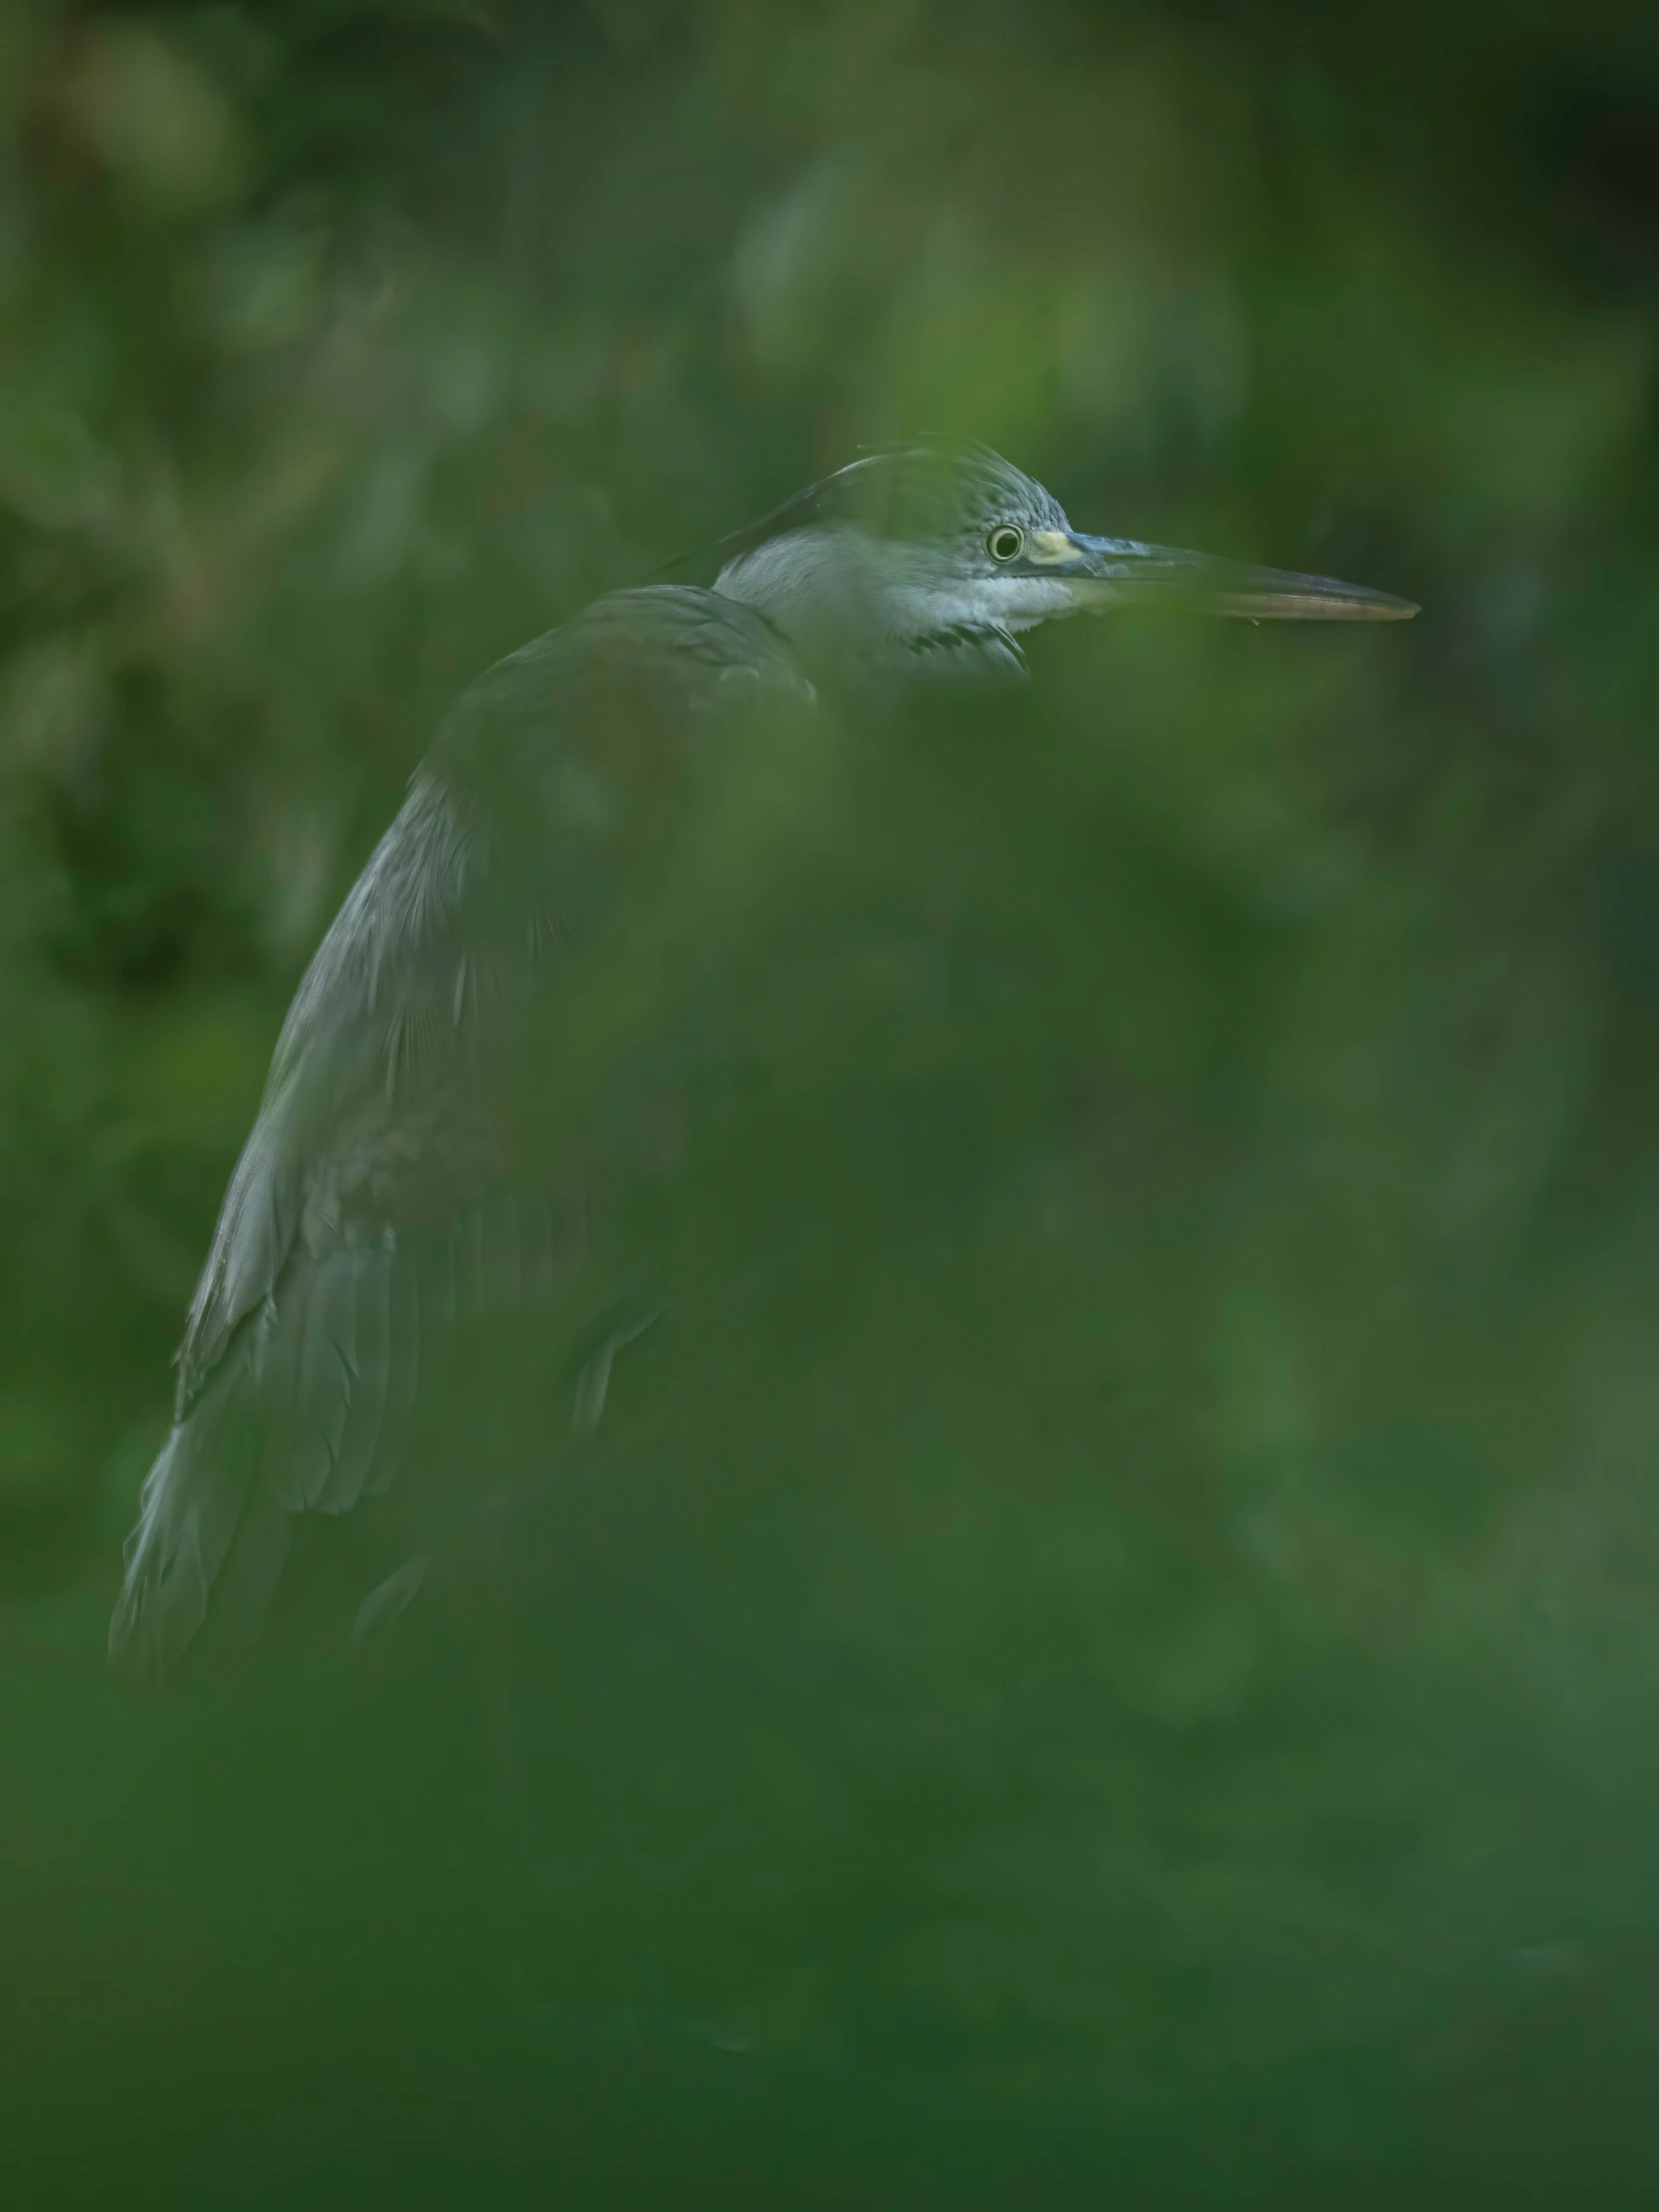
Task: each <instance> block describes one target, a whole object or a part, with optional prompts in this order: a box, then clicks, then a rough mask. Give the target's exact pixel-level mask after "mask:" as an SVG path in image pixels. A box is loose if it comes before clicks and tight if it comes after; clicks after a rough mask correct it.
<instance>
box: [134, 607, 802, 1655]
mask: <svg viewBox="0 0 1659 2212" xmlns="http://www.w3.org/2000/svg"><path fill="white" fill-rule="evenodd" d="M733 673H745V674H752V675H770V676H773V677H776V678H777V679H779V680H780V681H782V682H784V683H786V684H787V685H790V686H793V687H795V688H797V689H801V690H803V691H804V692H805V694H806V695H807V696H810V686H807V685H806V683H805V679H804V678H803V677H802V676H801V675H800V673H799V671H798V670H797V668H796V666H795V664H794V661H793V658H792V657H791V655H790V654H789V651H788V648H787V647H786V645H785V644H784V641H783V640H782V638H781V637H780V635H779V634H778V633H777V632H776V631H775V630H773V629H772V627H771V626H770V625H769V624H768V623H767V622H766V621H765V619H764V618H763V617H761V616H759V615H756V614H754V613H753V612H751V611H750V610H749V609H747V608H743V607H740V606H738V605H736V604H735V603H734V602H732V601H730V600H723V599H720V598H719V597H717V596H716V595H714V594H711V593H708V592H700V591H692V590H685V589H680V588H676V587H665V588H660V589H656V590H649V591H641V592H633V593H623V594H619V595H617V596H616V597H614V598H613V599H611V600H606V601H600V602H597V603H596V604H595V606H594V607H592V608H590V609H589V610H588V611H587V613H586V614H585V615H583V616H582V617H581V618H579V620H578V621H577V622H576V623H574V624H571V625H567V626H566V628H565V629H564V630H562V631H556V632H553V633H550V634H549V635H548V636H547V637H546V638H543V639H539V640H537V641H535V643H534V644H532V645H530V646H527V647H525V648H524V649H523V650H522V651H521V652H519V653H517V654H514V655H512V656H511V657H510V658H509V659H508V660H507V661H504V662H502V663H499V664H498V665H497V667H496V668H495V669H493V670H490V671H488V672H487V673H486V674H485V675H484V676H483V677H481V678H480V679H479V681H478V683H477V684H475V685H474V686H473V687H472V688H471V690H470V691H469V692H468V693H467V694H465V695H463V697H462V699H461V700H460V701H459V702H458V703H457V706H456V709H455V711H454V713H453V714H452V715H451V717H450V719H449V722H448V723H447V724H446V725H445V728H444V730H443V731H442V732H441V733H440V735H439V739H438V742H437V745H436V746H435V748H434V751H433V754H432V756H431V757H430V759H429V761H428V763H427V765H426V766H425V767H424V768H423V769H422V770H421V771H420V773H419V774H417V776H416V777H415V779H414V781H413V783H412V784H411V786H410V790H409V794H408V798H407V799H406V801H405V803H404V805H403V807H402V809H401V810H400V812H399V814H398V817H397V820H396V821H395V822H394V823H393V824H392V826H391V828H390V829H389V830H387V832H386V834H385V836H384V837H383V838H382V839H381V841H380V843H379V845H378V846H377V848H376V849H375V851H374V853H373V855H372V856H371V858H370V859H369V862H368V864H367V866H366V867H365V868H364V870H363V872H362V874H361V876H360V877H359V878H358V880H357V882H356V884H355V886H354V887H353V888H352V890H351V892H350V893H349V895H348V896H347V898H346V900H345V902H344V904H343V905H342V906H341V908H340V911H339V913H338V915H337V916H336V917H335V919H334V922H333V924H332V926H331V927H330V928H329V930H328V932H327V934H326V936H325V937H324V938H323V941H322V943H321V945H320V946H319V947H318V949H317V952H316V955H315V957H314V959H313V960H312V961H311V963H310V966H309V968H308V969H307V970H306V973H305V976H304V978H303V980H302V981H301V983H300V985H299V989H298V991H297V992H296V993H295V996H294V1000H293V1004H292V1006H291V1008H290V1009H289V1012H288V1016H287V1019H286V1021H285V1022H284V1023H283V1026H282V1032H281V1035H280V1037H279V1039H278V1041H277V1050H276V1053H275V1055H274V1057H273V1060H272V1067H271V1075H270V1078H269V1081H268V1083H267V1086H266V1092H265V1097H264V1099H263V1101H262V1103H261V1107H260V1112H259V1116H258V1118H257V1120H256V1122H255V1125H254V1129H253V1131H252V1133H251V1135H250V1137H249V1139H248V1143H247V1145H246V1147H245V1148H244V1151H243V1155H242V1158H241V1160H240V1161H239V1162H238V1165H237V1168H236V1171H235V1173H234V1175H233V1177H232V1179H231V1184H230V1188H229V1190H228V1191H227V1193H226V1198H225V1203H224V1206H223V1208H222V1210H221V1213H220V1219H219V1224H218V1227H217V1229H216V1231H215V1235H214V1241H213V1246H212V1250H211V1252H210V1254H209V1258H208V1263H207V1266H206V1268H205V1269H204V1271H203V1275H202V1281H201V1284H200V1286H199V1287H198V1290H197V1294H196V1298H195V1301H194V1303H193V1305H192V1308H191V1313H190V1318H189V1322H188V1324H187V1327H186V1332H185V1339H184V1344H183V1346H182V1348H181V1351H180V1358H179V1386H178V1396H177V1403H176V1407H175V1425H174V1428H173V1431H172V1434H171V1435H170V1436H169V1438H168V1441H167V1443H166V1445H165V1446H164V1447H163V1449H162V1451H161V1454H160V1456H159V1457H158V1458H157V1460H156V1463H155V1465H154V1467H153V1468H152V1469H151V1471H150V1475H149V1477H148V1479H147V1481H146V1483H145V1486H144V1492H143V1498H142V1502H141V1506H140V1512H139V1519H138V1524H137V1526H136V1527H135V1529H134V1531H133V1534H132V1536H131V1538H130V1539H129V1542H128V1547H127V1575H126V1581H125V1585H124V1587H123V1590H122V1593H121V1597H120V1600H119V1602H118V1604H117V1607H116V1610H115V1614H114V1617H113V1619H112V1621H111V1626H110V1653H111V1658H112V1661H113V1662H114V1663H115V1664H116V1665H118V1666H120V1667H122V1668H123V1669H126V1670H128V1671H132V1672H135V1673H139V1674H143V1675H147V1676H150V1677H152V1678H154V1677H158V1676H160V1675H162V1674H164V1673H165V1672H166V1671H167V1669H168V1668H169V1667H170V1666H171V1665H172V1664H173V1662H174V1661H175V1660H176V1659H177V1658H178V1657H179V1656H180V1655H181V1654H182V1653H183V1651H184V1650H185V1648H186V1646H187V1645H189V1644H190V1642H191V1641H192V1639H193V1638H194V1637H195V1636H196V1634H197V1633H198V1631H199V1630H200V1629H201V1628H202V1627H203V1626H204V1624H205V1622H206V1621H207V1619H208V1617H209V1612H210V1600H212V1605H213V1609H214V1610H215V1611H216V1612H217V1611H218V1610H219V1608H220V1607H221V1606H223V1607H224V1608H225V1609H226V1610H228V1611H237V1612H240V1613H242V1614H244V1615H245V1616H246V1617H247V1619H248V1620H249V1622H250V1623H252V1622H254V1621H257V1619H258V1617H259V1614H260V1613H261V1612H262V1611H263V1610H264V1606H265V1602H266V1599H267V1598H268V1597H269V1595H270V1593H271V1589H272V1586H273V1585H274V1583H275V1581H276V1579H277V1575H278V1574H279V1573H280V1570H281V1566H282V1562H283V1559H284V1558H285V1556H286V1553H287V1548H288V1544H289V1540H290V1538H291V1535H292V1533H293V1530H294V1527H295V1525H296V1522H297V1520H298V1517H299V1516H300V1515H302V1514H305V1513H325V1514H337V1513H344V1512H347V1511H349V1510H350V1508H351V1507H352V1506H353V1505H355V1504H356V1503H357V1502H358V1501H359V1500H360V1499H361V1498H363V1497H364V1496H367V1495H372V1494H375V1493H377V1492H378V1491H380V1490H383V1489H384V1488H385V1487H386V1485H387V1484H388V1483H389V1482H390V1480H391V1479H392V1475H393V1471H394V1469H395V1466H396V1463H397V1458H398V1446H399V1439H400V1437H401V1435H402V1433H403V1431H404V1430H405V1428H406V1427H407V1424H408V1416H409V1413H410V1409H411V1406H412V1403H413V1400H414V1396H415V1393H416V1391H417V1389H418V1388H419V1387H420V1385H421V1382H422V1378H423V1377H426V1378H429V1377H430V1375H431V1373H432V1371H433V1368H434V1367H435V1366H436V1365H438V1364H439V1363H440V1362H441V1360H442V1357H443V1355H444V1351H445V1348H446V1347H447V1345H448V1343H449V1342H450V1340H451V1338H452V1335H453V1331H454V1328H455V1326H456V1323H457V1320H458V1319H459V1318H463V1317H465V1316H466V1315H468V1314H472V1313H476V1312H478V1311H480V1310H482V1309H484V1308H487V1307H489V1306H491V1305H493V1304H495V1303H497V1302H504V1303H512V1302H514V1301H515V1300H517V1299H518V1298H520V1297H522V1296H523V1295H524V1294H525V1292H526V1291H527V1290H528V1291H534V1290H536V1289H538V1288H544V1289H550V1288H551V1287H552V1285H553V1283H554V1281H555V1280H556V1279H557V1278H559V1277H560V1276H561V1275H562V1274H563V1273H564V1271H565V1268H566V1265H567V1263H568V1261H569V1258H570V1256H571V1255H572V1254H573V1253H578V1254H579V1251H580V1248H581V1244H582V1238H583V1230H582V1227H581V1222H580V1219H578V1220H577V1221H576V1222H575V1223H574V1224H572V1223H570V1222H568V1221H561V1220H557V1219H556V1218H555V1216H556V1215H557V1214H558V1213H559V1211H560V1210H559V1209H557V1208H555V1209H550V1208H549V1205H548V1203H547V1201H546V1199H545V1198H526V1197H523V1196H521V1195H518V1194H507V1193H504V1192H502V1191H501V1190H499V1189H497V1190H496V1191H495V1193H494V1195H493V1196H490V1195H489V1193H490V1190H491V1185H492V1183H493V1182H494V1181H495V1179H496V1177H497V1175H498V1172H499V1162H498V1161H494V1160H493V1157H492V1149H491V1148H492V1146H493V1144H494V1141H495V1140H494V1138H493V1136H492V1134H491V1131H492V1128H493V1124H492V1123H491V1122H490V1120H489V1115H488V1112H487V1110H485V1111H483V1112H480V1111H479V1110H478V1109H479V1106H480V1101H479V1099H478V1097H477V1096H476V1095H475V1092H474V1090H473V1088H472V1087H471V1086H473V1085H474V1083H475V1080H476V1072H475V1071H476V1068H477V1066H478V1065H480V1064H481V1061H480V1057H479V1056H480V1055H481V1054H482V1053H483V1051H484V1049H485V1046H484V1040H485V1039H486V1038H487V1037H495V1036H496V1035H497V1034H498V1032H499V1031H500V1029H501V1026H502V1018H503V1015H504V1012H505V1010H507V1009H509V1008H510V1007H511V1005H512V1004H513V1002H514V994H515V991H516V990H517V989H518V987H519V986H520V985H522V984H525V983H526V982H527V980H528V975H529V970H530V968H531V967H532V966H533V965H534V963H535V961H536V960H537V958H538V957H539V954H540V951H541V948H542V946H543V945H544V944H546V943H550V942H552V941H553V939H554V937H555V936H556V934H557V927H556V923H557V913H556V911H555V909H554V908H553V906H552V905H551V904H549V903H547V901H550V900H551V898H552V895H553V893H552V890H551V889H550V888H549V887H548V886H549V884H550V883H551V882H552V880H553V878H552V874H551V870H550V862H551V863H556V865H557V867H559V868H562V869H565V870H567V871H568V872H567V873H566V874H564V875H561V876H559V878H558V890H559V897H560V899H561V900H562V899H563V898H564V897H565V895H566V894H567V892H568V891H569V890H570V889H571V887H572V884H573V882H579V881H582V880H586V878H585V877H583V875H582V869H583V868H584V867H587V866H588V865H589V864H590V863H589V861H588V860H587V859H586V858H584V857H583V856H582V853H581V851H580V850H579V849H578V847H579V843H580V839H579V837H577V834H576V832H577V830H579V829H580V827H581V826H580V825H579V824H577V825H576V827H575V829H573V828H572V826H571V824H569V823H564V822H562V820H561V818H560V816H559V813H558V809H557V808H555V809H554V810H553V811H552V812H551V813H550V812H549V811H548V800H547V795H548V789H549V782H548V776H547V764H548V761H549V758H550V756H553V755H556V754H558V753H559V751H560V750H561V747H562V745H563V744H564V742H565V740H566V739H567V738H569V737H570V736H571V734H572V733H573V732H574V733H576V734H577V735H580V734H581V732H582V731H583V730H584V728H586V729H587V731H588V735H589V736H590V737H591V736H592V735H593V733H594V731H596V730H597V731H598V732H600V733H601V735H602V734H603V733H604V732H605V731H606V730H609V729H612V728H614V727H616V726H617V724H618V718H619V716H620V715H621V714H622V713H623V712H624V710H626V712H627V714H628V715H630V716H631V715H633V714H634V713H635V712H636V711H647V710H649V711H658V710H660V711H661V712H662V713H664V714H666V716H667V718H668V720H667V723H666V724H665V727H666V728H668V729H669V730H670V731H671V732H673V733H681V732H682V731H683V727H684V723H685V718H686V715H687V714H696V713H700V712H701V711H702V710H703V709H704V708H706V707H707V706H708V705H709V703H710V702H711V701H712V699H713V698H714V697H715V696H716V695H717V693H718V692H719V691H720V689H721V687H722V685H723V684H724V682H725V679H726V678H727V676H729V675H731V674H733ZM617 682H620V684H621V689H620V690H618V689H615V688H612V689H607V686H613V687H614V685H615V684H616V683H617ZM642 682H643V687H644V688H643V690H642V688H641V685H642ZM653 684H655V685H656V686H657V689H656V691H653V690H652V686H653ZM653 700H655V701H656V708H655V709H653V708H652V704H651V703H652V701H653ZM561 804H562V803H561ZM567 831H568V832H569V833H568V834H567ZM587 833H588V832H587V831H586V830H581V834H582V835H586V834H587ZM573 838H575V839H576V841H575V842H572V839H573ZM486 1104H487V1102H486ZM410 1219H418V1220H420V1221H422V1222H425V1223H426V1224H427V1225H428V1227H427V1228H426V1230H424V1231H423V1232H421V1234H420V1235H419V1236H418V1237H417V1238H415V1239H414V1241H413V1242H411V1243H408V1244H407V1245H405V1243H404V1242H403V1236H404V1228H405V1225H406V1222H407V1221H408V1220H410ZM572 1228H574V1236H572V1235H571V1234H570V1232H571V1230H572ZM216 1586H217V1590H216Z"/></svg>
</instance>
